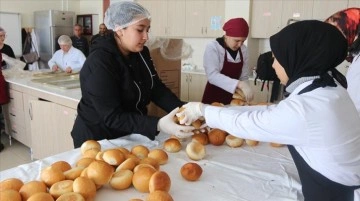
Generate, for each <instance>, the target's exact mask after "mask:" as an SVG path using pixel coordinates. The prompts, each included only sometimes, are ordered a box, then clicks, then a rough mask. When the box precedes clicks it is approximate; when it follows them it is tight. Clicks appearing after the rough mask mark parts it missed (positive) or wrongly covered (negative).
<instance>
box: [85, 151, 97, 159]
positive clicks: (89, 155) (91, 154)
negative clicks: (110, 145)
mask: <svg viewBox="0 0 360 201" xmlns="http://www.w3.org/2000/svg"><path fill="white" fill-rule="evenodd" d="M99 152H100V149H88V150H86V151H85V152H84V153H83V158H94V159H95V158H96V156H97V154H98V153H99Z"/></svg>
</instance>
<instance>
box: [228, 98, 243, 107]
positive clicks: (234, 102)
mask: <svg viewBox="0 0 360 201" xmlns="http://www.w3.org/2000/svg"><path fill="white" fill-rule="evenodd" d="M230 105H231V106H243V105H246V101H244V100H241V99H232V100H231V102H230Z"/></svg>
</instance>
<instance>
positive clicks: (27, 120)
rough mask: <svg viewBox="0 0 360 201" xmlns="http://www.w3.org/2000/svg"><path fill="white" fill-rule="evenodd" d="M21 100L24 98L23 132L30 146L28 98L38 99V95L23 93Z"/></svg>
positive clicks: (29, 108)
mask: <svg viewBox="0 0 360 201" xmlns="http://www.w3.org/2000/svg"><path fill="white" fill-rule="evenodd" d="M23 100H24V114H25V133H26V136H27V137H28V145H27V146H29V147H31V145H32V142H31V123H30V121H31V107H30V100H38V97H35V96H32V95H29V94H26V93H23Z"/></svg>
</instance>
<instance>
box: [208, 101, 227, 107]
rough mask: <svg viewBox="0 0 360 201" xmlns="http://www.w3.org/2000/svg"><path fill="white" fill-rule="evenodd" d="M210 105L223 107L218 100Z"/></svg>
mask: <svg viewBox="0 0 360 201" xmlns="http://www.w3.org/2000/svg"><path fill="white" fill-rule="evenodd" d="M211 105H212V106H217V107H224V104H223V103H219V102H213V103H211Z"/></svg>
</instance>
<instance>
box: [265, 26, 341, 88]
mask: <svg viewBox="0 0 360 201" xmlns="http://www.w3.org/2000/svg"><path fill="white" fill-rule="evenodd" d="M270 47H271V50H272V52H273V54H274V56H275V58H276V59H277V60H278V62H279V63H280V64H281V65H282V66H283V67H284V69H285V72H286V74H287V76H288V77H289V81H288V83H287V84H286V86H289V85H290V84H291V83H292V82H294V81H295V80H297V79H299V78H301V77H310V76H320V78H318V79H315V80H314V82H313V84H312V85H315V86H313V87H314V88H317V87H325V86H336V84H335V82H334V79H333V77H334V78H335V79H336V80H338V81H339V83H340V84H341V85H342V86H343V87H345V88H346V87H347V84H346V79H345V76H344V75H342V74H341V73H340V72H339V71H337V70H336V69H335V67H336V66H338V65H339V64H340V63H341V62H343V61H344V59H345V58H346V54H347V41H346V39H345V38H344V36H343V35H342V33H341V32H340V31H339V30H338V29H337V28H336V27H335V26H333V25H330V24H328V23H325V22H321V21H317V20H304V21H300V22H295V23H293V24H290V25H288V26H287V27H285V28H284V29H282V30H281V31H280V32H278V33H277V34H275V35H273V36H271V37H270ZM328 71H331V72H332V73H331V74H332V76H333V77H331V76H330V75H329V74H328V73H327V72H328Z"/></svg>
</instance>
